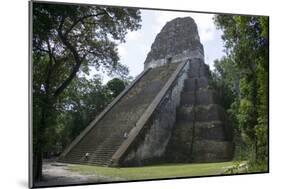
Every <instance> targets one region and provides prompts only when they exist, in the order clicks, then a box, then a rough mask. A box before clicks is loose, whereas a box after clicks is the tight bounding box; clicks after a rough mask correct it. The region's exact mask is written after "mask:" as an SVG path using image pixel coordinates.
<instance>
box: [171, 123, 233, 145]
mask: <svg viewBox="0 0 281 189" xmlns="http://www.w3.org/2000/svg"><path fill="white" fill-rule="evenodd" d="M228 127H229V125H227V124H226V122H222V121H210V122H195V123H194V128H193V122H185V121H178V122H177V123H176V124H175V130H174V135H175V136H176V138H177V139H179V140H180V141H185V142H189V141H191V140H192V136H193V137H194V140H215V141H224V140H230V138H229V137H228V136H229V135H230V134H228V133H227V132H228V130H227V128H228ZM193 129H194V131H193ZM193 133H194V135H192V134H193Z"/></svg>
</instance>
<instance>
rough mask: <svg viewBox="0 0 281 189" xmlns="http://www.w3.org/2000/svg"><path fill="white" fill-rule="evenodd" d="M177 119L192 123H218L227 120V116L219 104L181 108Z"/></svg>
mask: <svg viewBox="0 0 281 189" xmlns="http://www.w3.org/2000/svg"><path fill="white" fill-rule="evenodd" d="M177 119H178V120H179V121H181V120H184V121H187V122H191V121H194V120H195V121H197V122H198V121H216V120H221V121H225V120H226V114H225V112H224V110H223V108H222V107H221V106H220V105H218V104H209V105H198V106H181V107H180V108H179V109H178V112H177Z"/></svg>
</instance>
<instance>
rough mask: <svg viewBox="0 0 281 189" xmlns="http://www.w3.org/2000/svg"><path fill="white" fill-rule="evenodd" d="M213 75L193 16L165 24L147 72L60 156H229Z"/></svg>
mask: <svg viewBox="0 0 281 189" xmlns="http://www.w3.org/2000/svg"><path fill="white" fill-rule="evenodd" d="M210 80H211V75H210V70H209V67H208V66H207V65H206V64H205V63H204V50H203V46H202V44H201V43H200V38H199V35H198V30H197V26H196V24H195V22H194V20H193V19H192V18H190V17H186V18H176V19H174V20H172V21H170V22H168V23H167V24H166V25H165V26H164V27H163V28H162V30H161V32H160V33H159V34H158V35H157V36H156V39H155V41H154V43H153V44H152V46H151V50H150V52H149V53H148V55H147V58H146V60H145V62H144V71H143V72H142V73H141V74H140V75H139V76H138V77H137V78H136V79H135V81H134V82H133V83H132V84H131V85H130V86H128V87H127V88H126V89H125V90H124V91H123V92H122V93H121V94H120V95H119V96H118V97H117V98H116V99H115V100H114V101H113V102H112V103H111V104H110V105H109V106H108V107H107V108H106V109H105V110H104V111H103V112H102V113H101V114H100V115H99V116H98V117H97V118H96V119H95V120H93V121H92V122H91V123H90V124H89V126H88V127H86V129H85V130H84V131H83V132H82V133H81V134H80V135H79V136H78V137H77V138H76V139H75V140H74V141H73V142H72V143H71V144H70V146H68V148H66V149H65V150H64V152H63V153H62V154H61V156H60V158H59V161H60V162H66V163H77V164H90V165H91V164H92V165H101V166H142V165H147V164H155V163H192V162H219V161H228V160H231V159H232V157H233V151H234V145H233V142H232V129H231V127H230V125H229V124H228V121H227V117H226V113H225V111H224V109H223V108H222V106H220V98H219V96H218V95H217V94H216V91H215V90H214V89H212V86H211V85H210Z"/></svg>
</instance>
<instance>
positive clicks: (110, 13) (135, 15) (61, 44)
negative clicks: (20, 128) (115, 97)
mask: <svg viewBox="0 0 281 189" xmlns="http://www.w3.org/2000/svg"><path fill="white" fill-rule="evenodd" d="M140 21H141V17H140V11H139V10H137V9H133V8H114V7H103V6H88V5H62V4H49V3H33V44H32V45H33V49H32V52H33V112H34V115H33V136H34V145H33V152H34V153H33V160H34V169H33V173H34V179H35V180H40V179H41V178H42V155H43V151H44V148H45V145H46V143H47V142H46V141H47V140H46V131H47V129H48V128H49V127H50V125H52V120H54V119H53V118H54V117H53V116H56V114H55V111H56V106H57V104H58V103H59V100H60V98H61V97H62V96H61V94H62V93H63V92H64V91H65V89H66V88H67V87H68V86H69V85H70V83H71V82H72V80H73V79H74V78H75V77H76V75H77V73H79V74H83V73H84V74H88V73H89V70H90V67H94V68H95V69H102V70H103V71H104V72H106V73H107V74H109V75H119V76H125V75H127V74H128V69H127V67H125V66H123V65H122V64H120V62H119V57H118V53H117V42H118V41H119V42H125V35H126V34H127V32H128V30H129V31H133V30H137V29H139V28H140V24H139V22H140Z"/></svg>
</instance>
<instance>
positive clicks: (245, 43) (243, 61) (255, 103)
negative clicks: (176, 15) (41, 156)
mask: <svg viewBox="0 0 281 189" xmlns="http://www.w3.org/2000/svg"><path fill="white" fill-rule="evenodd" d="M214 20H215V24H216V25H217V27H218V28H219V29H221V30H222V31H223V35H222V39H223V40H224V44H225V50H226V54H227V55H226V56H225V57H223V58H222V59H221V60H217V61H216V62H215V74H214V76H215V80H217V81H216V83H217V84H218V85H219V86H224V87H225V90H224V95H225V96H226V97H229V98H228V100H227V101H228V103H227V104H228V105H227V106H226V108H227V109H228V112H229V114H230V117H231V118H232V119H231V120H232V122H233V125H234V126H235V128H236V131H237V133H238V134H239V136H241V138H242V141H243V142H244V143H245V144H246V145H247V152H246V153H245V154H247V155H246V156H248V158H249V159H250V160H251V162H252V163H253V164H252V165H253V169H255V166H259V168H258V169H259V170H260V169H262V170H266V169H267V162H268V143H267V141H268V138H267V137H268V71H269V70H268V68H269V62H268V59H269V41H268V24H269V20H268V17H265V16H233V15H217V16H215V18H214ZM238 148H239V145H238ZM248 152H250V153H248ZM256 168H257V167H256Z"/></svg>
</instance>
